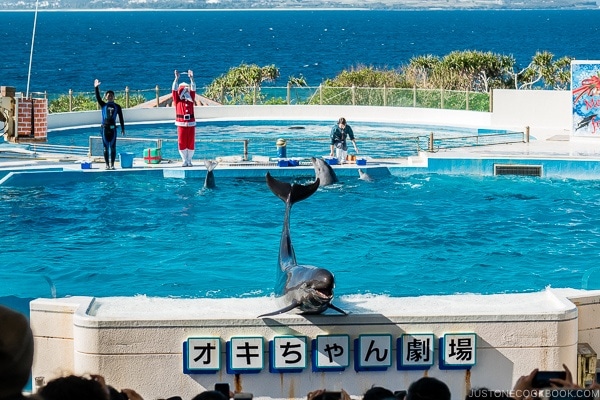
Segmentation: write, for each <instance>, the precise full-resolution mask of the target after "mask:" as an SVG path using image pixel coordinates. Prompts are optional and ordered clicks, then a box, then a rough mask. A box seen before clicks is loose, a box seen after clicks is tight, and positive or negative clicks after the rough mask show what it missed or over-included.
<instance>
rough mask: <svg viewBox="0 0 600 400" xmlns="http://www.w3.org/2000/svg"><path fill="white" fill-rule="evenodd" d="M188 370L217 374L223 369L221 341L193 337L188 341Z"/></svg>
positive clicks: (214, 338) (216, 338)
mask: <svg viewBox="0 0 600 400" xmlns="http://www.w3.org/2000/svg"><path fill="white" fill-rule="evenodd" d="M186 347H187V357H185V359H186V369H187V370H189V371H191V372H216V371H218V370H220V369H221V339H220V338H218V337H191V338H188V340H187V346H186Z"/></svg>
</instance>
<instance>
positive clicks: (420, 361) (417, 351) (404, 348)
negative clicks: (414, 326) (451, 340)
mask: <svg viewBox="0 0 600 400" xmlns="http://www.w3.org/2000/svg"><path fill="white" fill-rule="evenodd" d="M434 341H435V337H434V336H433V333H426V334H424V333H421V334H419V333H417V334H404V335H402V336H400V337H399V338H398V341H397V345H396V347H397V349H398V358H397V361H398V362H397V364H398V369H429V368H430V367H431V366H432V365H433V361H434V359H433V357H434V356H433V350H434Z"/></svg>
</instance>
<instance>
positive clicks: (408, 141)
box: [65, 131, 526, 161]
mask: <svg viewBox="0 0 600 400" xmlns="http://www.w3.org/2000/svg"><path fill="white" fill-rule="evenodd" d="M525 141H526V136H525V133H524V132H513V131H498V132H493V131H491V132H490V131H486V132H482V133H479V134H474V135H461V136H449V135H447V134H438V135H437V136H436V135H435V134H434V133H431V134H430V135H429V136H417V135H415V136H405V137H397V138H394V137H368V138H361V139H360V141H359V142H358V147H359V151H360V154H362V155H366V156H369V157H372V158H375V159H377V158H379V159H383V158H403V157H409V156H413V155H416V154H418V152H419V151H429V152H435V151H439V150H440V149H450V148H460V147H473V146H490V145H498V144H508V143H523V142H525ZM329 146H330V140H329V139H327V138H292V139H287V141H286V157H288V158H305V159H306V158H310V157H313V156H316V157H320V156H323V155H328V154H329V151H330V147H329ZM65 147H72V146H65ZM148 148H156V149H161V154H162V157H163V158H164V159H174V160H178V159H179V152H178V150H177V139H148V138H130V137H126V138H119V141H118V152H131V153H133V154H134V155H135V157H142V156H143V154H144V153H145V150H147V149H148ZM86 150H87V154H89V155H90V156H92V157H95V156H101V155H102V154H103V147H102V138H101V137H100V136H91V137H90V138H89V148H88V149H86ZM349 152H350V153H352V152H353V148H352V146H351V145H350V146H349ZM231 156H236V157H238V158H239V159H240V160H244V161H246V160H251V159H252V157H253V156H266V157H270V158H277V157H278V151H277V147H276V145H275V142H274V139H273V138H252V139H199V140H196V142H195V155H194V157H195V158H197V159H202V158H204V159H217V158H220V157H231Z"/></svg>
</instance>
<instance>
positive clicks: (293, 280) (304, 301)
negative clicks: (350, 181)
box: [259, 172, 346, 318]
mask: <svg viewBox="0 0 600 400" xmlns="http://www.w3.org/2000/svg"><path fill="white" fill-rule="evenodd" d="M319 184H320V182H319V179H318V178H317V180H316V181H315V182H313V183H311V184H308V185H299V184H293V185H292V184H289V183H286V182H281V181H278V180H277V179H275V178H273V177H272V176H271V174H270V173H268V172H267V185H268V186H269V189H271V191H272V192H273V193H274V194H275V195H276V196H277V197H279V198H280V199H281V200H283V201H284V202H285V217H284V220H283V230H282V232H281V242H280V244H279V268H278V270H277V282H276V285H275V290H276V294H277V295H280V296H283V299H284V301H285V303H286V304H287V305H286V306H285V307H283V308H282V309H280V310H277V311H274V312H271V313H268V314H263V315H259V318H261V317H266V316H271V315H277V314H282V313H284V312H287V311H290V310H293V309H296V308H297V309H299V310H300V311H301V313H303V314H320V313H322V312H323V311H325V310H326V309H328V308H331V309H333V310H336V311H338V312H340V313H342V314H344V315H346V312H345V311H344V310H342V309H340V308H338V307H336V306H334V305H333V304H331V300H332V299H333V288H334V286H335V282H334V278H333V274H332V273H331V272H329V271H328V270H326V269H324V268H317V267H313V266H312V265H298V263H297V262H296V254H295V253H294V247H293V246H292V239H291V237H290V210H291V208H292V205H294V203H296V202H299V201H302V200H304V199H307V198H309V197H310V196H311V195H312V194H313V193H314V192H316V191H317V189H318V188H319Z"/></svg>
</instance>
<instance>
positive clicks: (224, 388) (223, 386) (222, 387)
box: [215, 383, 229, 398]
mask: <svg viewBox="0 0 600 400" xmlns="http://www.w3.org/2000/svg"><path fill="white" fill-rule="evenodd" d="M215 390H216V391H217V392H221V393H223V394H224V395H225V397H227V398H229V383H215Z"/></svg>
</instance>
